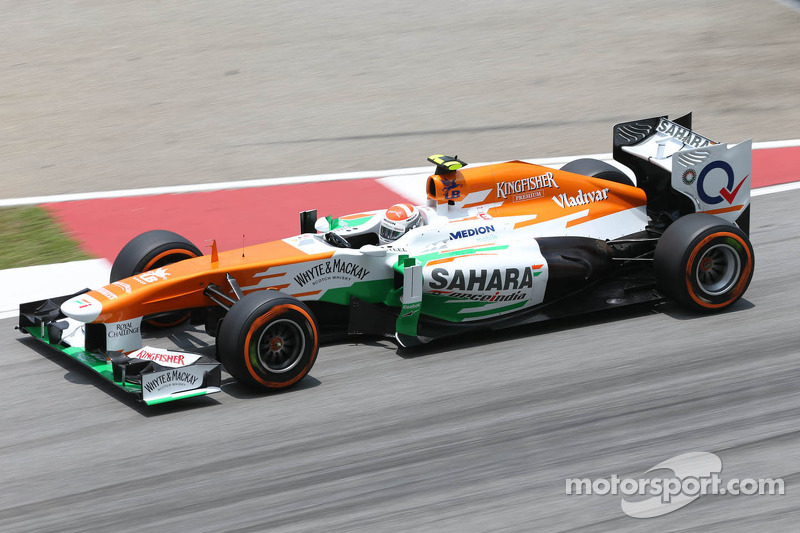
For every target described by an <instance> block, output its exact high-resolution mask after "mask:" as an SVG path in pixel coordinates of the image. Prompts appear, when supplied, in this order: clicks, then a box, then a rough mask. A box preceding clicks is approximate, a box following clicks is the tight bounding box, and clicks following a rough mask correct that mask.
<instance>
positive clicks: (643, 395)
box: [0, 191, 800, 532]
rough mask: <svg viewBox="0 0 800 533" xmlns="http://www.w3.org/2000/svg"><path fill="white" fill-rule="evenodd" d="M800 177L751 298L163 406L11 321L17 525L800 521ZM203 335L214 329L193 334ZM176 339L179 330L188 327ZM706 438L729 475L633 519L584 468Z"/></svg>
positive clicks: (519, 332) (334, 366) (329, 371)
mask: <svg viewBox="0 0 800 533" xmlns="http://www.w3.org/2000/svg"><path fill="white" fill-rule="evenodd" d="M798 202H800V191H791V192H785V193H779V194H773V195H768V196H760V197H756V198H754V199H753V221H754V228H753V232H752V240H753V243H754V246H755V250H756V257H757V267H756V271H755V276H754V278H753V282H752V285H751V286H750V289H749V291H748V292H747V293H746V299H744V300H742V301H740V302H739V303H737V304H736V305H735V306H734V308H732V309H731V310H730V311H729V312H726V313H722V314H716V315H708V316H697V315H693V314H689V313H686V312H683V311H682V310H680V309H679V308H677V307H676V306H675V305H673V304H664V305H662V306H660V307H657V308H652V307H650V306H647V307H643V308H635V309H629V310H625V311H622V310H618V311H617V312H611V313H605V314H602V315H592V316H589V317H587V318H583V319H579V320H569V321H559V322H555V323H550V324H545V325H540V326H538V327H526V328H518V329H513V330H508V331H504V332H498V333H496V334H493V335H488V336H487V335H483V336H479V337H477V336H473V337H467V338H464V339H461V340H460V341H458V342H454V343H453V342H450V343H445V342H441V343H436V344H433V345H430V346H428V347H424V348H423V349H418V350H411V351H408V350H406V351H398V350H397V349H396V348H395V346H394V345H393V344H392V343H390V342H388V341H384V340H375V339H362V340H361V341H359V342H345V343H339V344H334V345H328V346H324V347H323V348H322V349H321V351H320V354H319V358H318V361H317V363H316V365H315V366H314V368H313V369H312V372H311V374H310V375H309V377H307V378H305V379H304V380H303V381H302V382H301V385H300V386H299V387H297V388H295V389H292V390H290V391H286V392H283V393H277V394H264V395H258V394H252V393H249V392H247V391H246V390H243V389H242V388H241V387H240V386H239V385H237V384H236V383H235V382H233V381H232V380H231V379H230V378H229V377H228V376H227V374H223V391H224V392H223V393H222V394H217V395H215V396H213V397H208V398H201V399H195V400H190V401H186V402H184V403H182V404H181V403H177V404H171V405H169V404H168V405H163V406H156V407H153V408H145V407H143V406H141V405H139V404H137V403H136V402H134V401H132V399H131V398H129V397H127V396H126V395H124V394H123V393H118V392H117V390H116V389H115V388H114V387H113V386H111V385H107V384H105V383H100V382H98V380H97V379H96V378H95V377H94V375H91V373H90V372H89V371H87V370H85V369H84V368H82V367H80V366H79V365H77V364H75V363H73V362H72V361H71V360H68V359H67V358H65V357H64V356H61V355H60V354H51V353H50V352H49V351H47V350H44V349H43V347H40V346H39V345H38V344H36V343H34V342H33V341H32V340H30V339H27V338H25V337H23V336H22V335H20V334H19V332H15V331H14V330H13V325H14V322H13V321H12V320H3V321H0V332H1V333H0V342H2V345H3V346H4V349H3V351H4V354H3V357H2V359H0V405H2V406H3V409H2V410H0V427H2V428H3V431H2V433H0V449H2V455H1V456H0V462H1V463H0V472H2V478H3V490H2V492H0V530H2V531H15V532H16V531H60V532H61V531H87V532H88V531H98V532H99V531H112V530H114V531H128V530H130V531H190V530H191V531H254V532H255V531H266V530H273V529H274V530H276V531H343V532H345V531H347V532H349V531H433V530H435V531H567V530H578V531H582V530H585V531H654V530H662V531H666V530H670V531H695V530H696V531H737V530H738V531H752V530H753V529H754V528H756V527H758V528H765V529H767V530H770V531H796V523H797V518H798V508H800V487H798V485H799V484H800V483H798V481H800V468H798V464H800V447H799V446H798V438H799V437H798V430H797V419H798V416H800V394H798V388H797V382H798V379H800V359H799V358H798V350H799V349H798V346H800V329H798V328H797V319H796V318H797V311H796V304H797V301H798V300H800V289H799V288H798V285H797V283H796V281H795V278H796V275H795V270H796V268H795V265H797V264H798V263H800V249H798V247H797V246H796V245H795V243H796V241H797V239H798V238H800V227H798V225H797V224H796V221H795V216H794V213H795V212H796V205H797V203H798ZM170 339H171V341H170V342H172V343H174V345H176V346H179V347H183V348H184V349H188V348H192V349H198V348H200V351H204V350H211V348H208V347H206V348H204V347H203V345H204V343H205V342H206V341H207V340H208V339H207V338H206V337H205V336H204V335H202V334H201V333H200V332H199V330H197V331H196V330H191V329H188V330H182V331H178V332H175V333H173V334H172V335H171V336H170ZM168 345H169V343H168ZM691 451H707V452H713V453H716V454H717V455H719V456H720V457H721V459H722V461H723V465H724V467H723V471H722V477H723V479H726V480H727V479H731V478H734V477H737V478H764V477H770V478H783V479H784V481H785V484H786V494H785V495H784V496H702V497H701V498H700V499H699V500H698V501H696V502H694V503H692V504H690V505H689V506H688V507H686V508H683V509H681V510H679V511H677V512H674V513H671V514H667V515H665V516H662V517H659V518H652V519H646V520H642V519H638V520H637V519H634V518H630V517H628V516H626V515H624V514H623V513H622V511H621V509H620V496H610V495H608V496H598V495H591V496H575V495H572V496H567V495H565V479H566V478H568V477H580V478H583V477H589V478H598V477H605V478H609V477H611V476H612V474H616V475H618V476H619V477H641V476H642V475H643V474H644V473H645V472H646V471H647V470H648V469H649V468H651V467H653V466H654V465H656V464H658V463H659V462H661V461H663V460H666V459H668V458H670V457H673V456H676V455H680V454H682V453H687V452H691Z"/></svg>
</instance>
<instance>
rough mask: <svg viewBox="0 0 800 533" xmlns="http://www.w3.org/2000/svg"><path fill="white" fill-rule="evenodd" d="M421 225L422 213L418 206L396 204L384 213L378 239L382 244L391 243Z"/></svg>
mask: <svg viewBox="0 0 800 533" xmlns="http://www.w3.org/2000/svg"><path fill="white" fill-rule="evenodd" d="M421 225H422V214H421V213H420V212H419V210H418V209H417V208H416V207H414V206H413V205H410V204H394V205H393V206H392V207H390V208H389V209H387V210H386V214H385V215H383V220H382V221H381V229H380V232H379V233H378V240H379V241H380V243H381V244H389V243H390V242H394V241H396V240H397V239H399V238H400V237H402V236H403V235H405V234H406V232H407V231H409V230H411V229H413V228H416V227H417V226H421Z"/></svg>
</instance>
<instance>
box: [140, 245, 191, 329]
mask: <svg viewBox="0 0 800 533" xmlns="http://www.w3.org/2000/svg"><path fill="white" fill-rule="evenodd" d="M178 253H183V254H186V255H188V256H189V258H193V257H198V256H197V255H195V253H194V252H190V251H189V250H181V249H179V248H173V249H172V250H166V251H164V252H161V253H160V254H158V255H157V256H155V257H154V258H152V259H151V260H150V261H148V262H147V264H146V265H145V267H144V269H143V270H142V272H139V274H142V273H144V272H147V271H149V270H150V269H152V268H153V265H155V264H156V263H158V262H159V261H160V260H162V259H164V258H165V257H168V256H170V255H175V254H178ZM190 314H191V313H186V314H185V315H181V318H179V319H177V320H175V321H173V322H168V323H165V322H159V321H157V320H147V321H146V322H147V323H148V324H150V325H151V326H154V327H157V328H169V327H172V326H177V325H178V324H180V323H181V322H183V321H184V320H186V319H187V318H188V317H189V315H190Z"/></svg>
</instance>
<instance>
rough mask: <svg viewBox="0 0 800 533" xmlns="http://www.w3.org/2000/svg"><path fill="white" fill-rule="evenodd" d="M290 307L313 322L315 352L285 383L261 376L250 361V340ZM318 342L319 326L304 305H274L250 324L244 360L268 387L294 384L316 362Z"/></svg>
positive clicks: (255, 376) (250, 369)
mask: <svg viewBox="0 0 800 533" xmlns="http://www.w3.org/2000/svg"><path fill="white" fill-rule="evenodd" d="M289 309H291V310H294V311H297V312H298V313H300V314H301V315H303V316H304V317H306V319H307V320H308V323H309V324H311V330H312V332H313V335H314V343H313V352H312V355H311V359H310V360H309V362H308V364H307V365H306V366H305V368H303V370H302V371H301V372H300V373H299V374H297V376H295V377H294V378H293V379H291V380H290V381H287V382H285V383H277V382H273V381H267V380H265V379H263V378H261V377H260V376H259V375H258V374H257V373H256V371H255V369H254V368H253V365H252V363H250V341H251V339H252V337H253V333H255V332H256V331H258V328H260V327H261V326H263V325H264V324H266V323H267V322H269V321H270V320H272V319H273V318H275V316H276V315H280V314H281V313H282V312H284V311H286V310H289ZM318 343H319V336H318V335H317V326H316V325H315V324H314V320H313V319H312V318H311V315H309V314H308V313H307V312H306V311H305V310H304V309H303V308H302V307H299V306H296V305H293V304H282V305H276V306H275V307H273V308H272V309H270V310H269V311H267V312H266V313H264V314H263V315H261V316H260V317H258V318H257V319H256V320H255V321H254V322H253V324H252V325H251V326H250V329H249V330H248V331H247V337H246V338H245V340H244V350H245V353H244V362H245V364H246V365H247V371H248V372H250V376H251V377H252V378H253V379H255V380H256V381H258V382H259V383H261V384H262V385H264V386H266V387H271V388H282V387H288V386H289V385H293V384H294V383H296V382H297V381H299V380H300V378H302V377H303V376H305V375H306V372H307V371H308V369H309V368H310V367H311V365H312V364H314V360H315V359H316V358H317V355H316V354H317V349H318ZM301 357H302V355H301Z"/></svg>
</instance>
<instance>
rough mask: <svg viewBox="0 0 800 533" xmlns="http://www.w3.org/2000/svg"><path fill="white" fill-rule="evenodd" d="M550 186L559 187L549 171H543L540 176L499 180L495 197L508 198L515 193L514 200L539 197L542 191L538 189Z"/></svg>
mask: <svg viewBox="0 0 800 533" xmlns="http://www.w3.org/2000/svg"><path fill="white" fill-rule="evenodd" d="M547 187H552V188H554V189H558V188H560V187H559V186H558V184H557V183H556V180H555V179H553V174H552V173H551V172H545V173H544V174H542V175H541V176H532V177H530V178H522V179H521V180H516V181H501V182H500V183H498V184H497V191H496V192H497V197H498V198H508V195H510V194H516V195H517V196H515V197H514V201H515V202H519V201H522V200H529V199H531V198H540V197H541V196H542V195H543V192H542V191H541V190H540V189H544V188H547Z"/></svg>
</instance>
